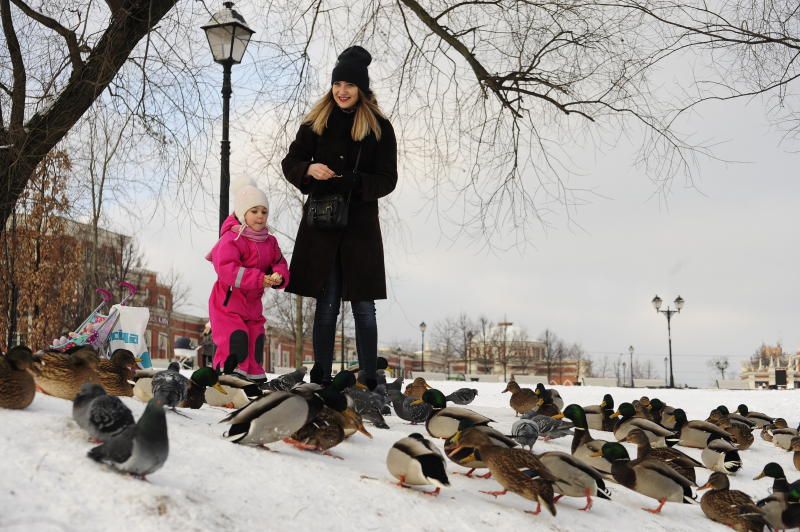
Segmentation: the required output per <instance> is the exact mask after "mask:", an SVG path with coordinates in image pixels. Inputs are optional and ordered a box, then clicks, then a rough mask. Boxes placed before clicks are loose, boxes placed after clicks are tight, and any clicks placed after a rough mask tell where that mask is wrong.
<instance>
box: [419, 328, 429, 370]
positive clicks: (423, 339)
mask: <svg viewBox="0 0 800 532" xmlns="http://www.w3.org/2000/svg"><path fill="white" fill-rule="evenodd" d="M427 328H428V325H427V324H426V323H425V322H424V321H423V322H422V323H420V324H419V332H420V333H422V340H421V342H420V346H419V353H420V356H421V357H422V366H421V370H420V371H425V329H427Z"/></svg>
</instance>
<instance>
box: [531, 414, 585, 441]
mask: <svg viewBox="0 0 800 532" xmlns="http://www.w3.org/2000/svg"><path fill="white" fill-rule="evenodd" d="M520 419H521V420H529V421H532V422H533V423H535V424H536V426H537V428H538V429H539V436H541V437H542V438H544V439H545V441H546V440H554V439H556V438H563V437H564V436H571V435H572V430H570V429H572V427H573V424H572V423H570V422H569V421H563V420H561V419H553V418H551V417H550V416H543V415H541V414H537V413H536V412H528V413H527V414H523V415H522V417H521V418H520Z"/></svg>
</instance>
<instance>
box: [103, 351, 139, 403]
mask: <svg viewBox="0 0 800 532" xmlns="http://www.w3.org/2000/svg"><path fill="white" fill-rule="evenodd" d="M139 362H141V359H137V358H136V357H135V356H133V353H131V352H130V351H128V350H127V349H117V350H116V351H114V353H113V354H112V355H111V358H110V359H108V360H106V359H104V358H101V359H100V360H99V361H98V362H97V365H96V366H95V372H96V373H97V378H96V379H95V381H94V382H97V383H98V384H100V385H101V386H102V387H103V388H104V389H105V391H106V393H107V394H108V395H118V396H122V397H133V385H132V384H131V380H132V379H133V378H134V376H135V375H136V370H137V369H138V368H139V366H138V363H139Z"/></svg>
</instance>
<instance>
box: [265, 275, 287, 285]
mask: <svg viewBox="0 0 800 532" xmlns="http://www.w3.org/2000/svg"><path fill="white" fill-rule="evenodd" d="M282 283H283V277H282V276H281V274H279V273H277V272H274V273H272V274H271V275H265V276H264V288H269V287H271V286H279V285H280V284H282Z"/></svg>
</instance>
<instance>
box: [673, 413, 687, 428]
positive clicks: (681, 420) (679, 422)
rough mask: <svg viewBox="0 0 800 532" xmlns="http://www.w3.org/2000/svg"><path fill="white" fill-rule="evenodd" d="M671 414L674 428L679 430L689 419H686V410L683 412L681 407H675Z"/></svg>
mask: <svg viewBox="0 0 800 532" xmlns="http://www.w3.org/2000/svg"><path fill="white" fill-rule="evenodd" d="M672 415H673V416H674V417H675V429H674V430H681V427H683V426H684V425H685V424H686V423H688V422H689V420H687V419H686V412H684V410H683V408H676V409H675V411H674V412H672Z"/></svg>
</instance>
